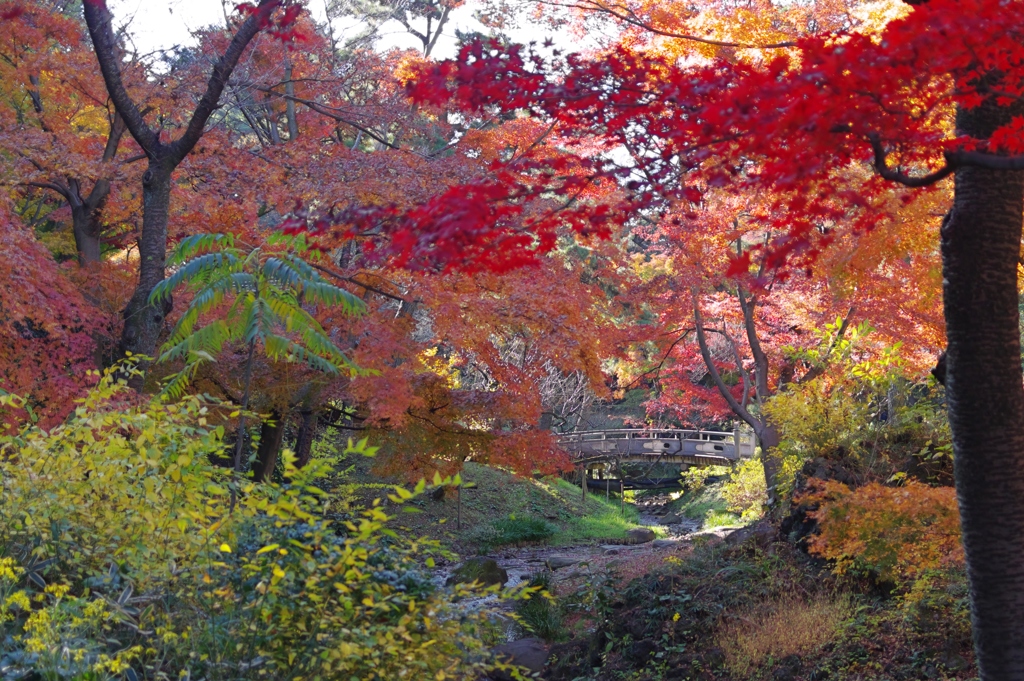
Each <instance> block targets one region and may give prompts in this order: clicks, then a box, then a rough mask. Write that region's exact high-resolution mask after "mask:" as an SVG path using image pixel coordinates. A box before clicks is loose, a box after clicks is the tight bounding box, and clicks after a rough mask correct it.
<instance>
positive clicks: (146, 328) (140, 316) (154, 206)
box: [121, 159, 174, 389]
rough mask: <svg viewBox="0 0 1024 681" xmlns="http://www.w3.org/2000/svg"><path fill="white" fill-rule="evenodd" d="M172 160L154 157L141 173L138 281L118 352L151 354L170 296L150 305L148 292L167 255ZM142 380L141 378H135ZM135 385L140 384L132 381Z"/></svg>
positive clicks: (158, 277)
mask: <svg viewBox="0 0 1024 681" xmlns="http://www.w3.org/2000/svg"><path fill="white" fill-rule="evenodd" d="M173 170H174V164H173V163H172V162H170V161H167V160H163V159H153V160H151V161H150V163H149V168H148V169H147V170H146V172H145V174H144V175H143V176H142V234H141V235H140V237H139V283H138V284H137V285H136V287H135V293H134V294H132V298H131V300H130V301H129V302H128V306H127V307H126V308H125V311H124V331H123V332H122V333H121V352H122V353H126V352H131V353H132V354H136V355H145V356H147V357H153V356H154V354H155V353H156V348H157V340H158V339H159V337H160V331H161V329H162V328H163V321H164V317H165V316H166V314H167V313H168V312H169V311H170V308H171V302H170V298H167V299H165V301H164V302H162V303H158V304H157V305H155V306H154V305H150V303H149V294H150V293H152V292H153V288H154V287H155V286H156V285H157V284H158V283H160V282H161V281H162V280H163V278H164V264H165V262H166V259H167V221H168V217H169V215H170V205H171V173H172V172H173ZM138 382H139V383H141V379H138ZM133 387H135V388H136V389H139V388H141V385H134V386H133Z"/></svg>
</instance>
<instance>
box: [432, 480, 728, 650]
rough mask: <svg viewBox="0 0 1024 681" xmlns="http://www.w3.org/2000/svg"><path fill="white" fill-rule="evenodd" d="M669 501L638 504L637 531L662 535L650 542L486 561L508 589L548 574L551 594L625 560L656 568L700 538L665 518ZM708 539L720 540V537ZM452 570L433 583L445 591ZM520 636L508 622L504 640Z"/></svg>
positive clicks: (694, 526)
mask: <svg viewBox="0 0 1024 681" xmlns="http://www.w3.org/2000/svg"><path fill="white" fill-rule="evenodd" d="M669 501H670V499H669V496H668V494H665V495H659V496H655V497H648V498H645V499H644V500H642V501H641V502H639V503H637V504H636V507H637V510H638V511H639V513H640V525H641V526H644V527H650V528H651V529H655V530H656V531H658V532H659V534H662V535H663V536H662V537H660V538H658V539H655V540H654V541H647V542H643V543H637V544H619V543H613V542H612V540H609V541H608V542H605V543H601V544H597V543H591V544H576V545H569V546H519V547H506V548H503V549H497V550H495V551H493V552H491V553H490V554H488V556H487V557H489V558H493V559H494V560H495V561H496V562H497V563H498V565H499V566H500V567H502V568H504V569H505V571H506V572H507V573H508V582H507V583H506V584H505V586H506V588H514V587H517V586H519V585H521V584H523V583H524V582H529V581H530V578H531V576H533V575H535V574H537V573H539V572H543V571H545V570H550V571H551V576H552V588H553V589H554V588H557V587H558V586H559V585H560V584H562V583H566V586H574V587H578V586H582V585H585V584H586V583H587V582H589V580H590V577H591V575H593V573H594V572H597V571H605V570H607V569H610V568H612V567H614V566H615V565H616V564H621V563H622V562H623V561H624V560H626V559H628V560H631V561H632V560H638V559H642V558H646V557H649V559H650V560H651V562H652V564H653V563H656V562H657V561H658V560H659V559H660V558H661V557H662V556H665V557H667V556H669V555H672V553H674V552H676V551H680V550H683V549H685V548H687V547H688V546H689V545H690V540H691V539H692V538H693V536H695V535H697V534H704V533H703V532H701V527H702V521H701V520H694V519H690V518H683V517H680V516H678V515H676V514H671V513H669V512H668V506H667V505H668V503H669ZM723 529H726V528H723ZM729 529H731V528H729ZM708 534H716V535H718V536H721V531H715V532H710V533H708ZM456 567H457V565H447V566H444V567H442V568H439V569H438V570H437V572H436V573H435V577H434V580H435V583H436V584H437V585H438V586H443V585H444V584H445V582H446V581H447V580H448V578H449V577H450V576H451V575H452V573H453V571H454V570H455V569H456ZM460 607H461V608H462V609H464V610H466V611H474V610H479V609H482V608H493V609H494V610H495V611H496V612H497V613H498V614H499V616H500V614H501V613H502V612H511V610H512V607H513V605H512V603H511V602H505V603H500V602H499V601H498V598H497V597H496V596H484V597H480V598H469V599H465V600H463V601H461V603H460ZM524 635H527V634H525V633H524V632H523V631H522V630H521V629H520V627H518V626H517V625H515V624H514V623H513V622H512V621H511V620H508V627H507V629H506V636H507V638H508V640H509V641H512V640H515V639H516V638H521V637H523V636H524Z"/></svg>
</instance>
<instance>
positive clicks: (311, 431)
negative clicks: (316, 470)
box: [295, 409, 317, 468]
mask: <svg viewBox="0 0 1024 681" xmlns="http://www.w3.org/2000/svg"><path fill="white" fill-rule="evenodd" d="M300 417H301V418H300V420H299V432H298V434H297V435H296V436H295V466H296V467H298V468H302V467H303V466H305V465H306V464H307V463H309V457H310V456H311V455H312V453H313V439H314V438H315V437H316V420H317V413H316V412H315V411H313V410H311V409H307V410H304V411H302V412H300Z"/></svg>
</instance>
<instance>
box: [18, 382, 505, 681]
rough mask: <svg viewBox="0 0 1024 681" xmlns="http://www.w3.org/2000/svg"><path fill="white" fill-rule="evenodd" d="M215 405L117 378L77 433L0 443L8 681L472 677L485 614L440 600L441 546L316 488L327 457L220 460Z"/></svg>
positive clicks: (84, 411) (358, 448)
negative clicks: (255, 469)
mask: <svg viewBox="0 0 1024 681" xmlns="http://www.w3.org/2000/svg"><path fill="white" fill-rule="evenodd" d="M222 409H226V407H225V405H223V404H220V403H217V402H214V401H209V400H204V399H202V398H199V397H188V398H186V399H184V400H183V401H181V402H178V403H174V404H170V403H167V402H165V401H160V400H155V401H142V400H140V398H138V397H137V396H135V395H134V394H133V393H131V392H130V391H128V390H127V389H126V388H125V387H124V386H123V385H121V384H119V383H118V382H116V381H115V380H114V378H113V374H110V373H108V374H107V375H106V376H105V377H104V378H103V379H102V380H101V382H100V384H99V386H98V387H97V388H96V389H95V390H94V391H93V392H92V393H91V394H90V395H89V397H88V398H87V399H86V400H85V401H84V402H83V403H82V404H81V405H80V406H79V408H78V409H76V411H75V413H74V415H73V416H72V417H70V418H69V419H68V421H67V422H66V423H65V424H63V425H61V426H59V427H57V428H54V429H53V430H51V431H49V432H45V431H42V430H40V429H38V428H36V427H28V428H26V429H25V430H23V431H22V432H20V433H18V434H15V435H7V436H0V461H2V467H0V475H2V489H0V495H2V496H0V556H2V558H0V599H2V600H0V640H5V641H7V644H5V649H4V652H3V653H0V670H2V671H0V674H2V675H4V676H8V675H14V674H16V673H22V672H24V673H26V674H27V673H29V672H32V671H34V672H36V673H38V674H39V675H40V676H41V677H42V678H46V679H63V678H81V679H107V678H148V679H161V678H168V679H169V678H187V677H190V678H201V677H202V678H206V679H209V680H211V681H213V680H215V679H237V678H268V679H325V680H326V679H344V680H345V681H349V680H350V679H360V680H362V679H367V680H371V679H382V680H384V679H387V680H389V681H390V680H393V679H461V678H476V677H477V676H479V674H480V672H481V670H483V669H484V668H486V667H487V656H486V655H485V652H484V651H485V646H486V643H487V637H488V635H489V630H490V625H489V619H488V614H487V613H482V612H480V613H473V612H463V611H461V610H458V609H457V608H456V606H453V605H452V604H451V594H446V593H443V592H439V591H437V590H436V589H435V588H434V586H433V583H432V582H431V580H430V575H429V574H428V573H427V572H426V571H425V570H426V569H427V568H429V567H431V566H432V565H433V562H432V561H433V559H432V558H431V555H432V554H434V553H437V552H439V549H438V547H437V546H436V545H434V544H431V543H429V542H410V541H407V540H404V539H402V538H400V537H399V536H397V535H396V534H394V533H393V532H391V531H390V530H388V529H387V528H386V526H385V523H386V521H387V516H386V515H385V514H384V513H383V512H382V510H381V509H380V508H379V507H378V506H376V505H375V506H374V507H371V508H368V509H364V510H359V509H353V508H350V507H349V505H348V503H347V500H346V499H337V498H334V497H332V496H331V495H329V494H327V493H325V492H324V491H322V490H321V489H319V488H318V487H317V486H316V484H315V483H316V481H317V480H318V479H319V478H320V477H321V476H322V475H324V474H325V473H326V472H327V471H328V470H330V467H331V461H330V460H329V459H317V460H315V461H314V462H313V463H312V464H311V465H310V466H308V467H306V468H304V469H302V470H296V469H295V468H294V466H292V465H291V462H292V457H291V456H290V454H286V455H285V460H286V468H287V473H288V479H289V482H288V484H285V485H258V486H257V485H253V484H251V483H249V482H247V481H245V480H243V479H237V478H234V477H233V476H232V474H231V473H230V471H226V470H224V469H220V468H217V467H215V466H213V465H211V464H210V460H211V457H216V456H218V455H220V454H221V453H222V452H223V449H224V443H223V429H222V428H221V427H219V426H212V425H210V421H212V420H213V419H212V418H211V412H213V411H215V410H222ZM218 420H220V419H218ZM369 450H372V448H369V447H367V446H366V443H365V442H362V443H359V444H356V445H353V444H352V443H349V451H348V452H346V453H360V452H361V453H372V451H369ZM422 489H423V486H422V484H421V485H420V487H419V491H422ZM232 492H233V494H232ZM396 493H397V494H398V496H396V499H398V498H401V499H406V498H409V497H411V496H412V495H413V494H414V493H410V492H407V491H405V490H400V491H399V490H396ZM233 499H234V503H232V500H233ZM460 589H462V587H460Z"/></svg>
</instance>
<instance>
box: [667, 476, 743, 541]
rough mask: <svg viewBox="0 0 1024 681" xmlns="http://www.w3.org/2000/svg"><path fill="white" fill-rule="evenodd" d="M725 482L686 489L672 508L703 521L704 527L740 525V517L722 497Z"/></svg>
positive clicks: (705, 528) (688, 516)
mask: <svg viewBox="0 0 1024 681" xmlns="http://www.w3.org/2000/svg"><path fill="white" fill-rule="evenodd" d="M723 484H724V482H715V483H709V484H701V485H699V486H697V487H695V488H694V489H690V490H686V491H685V492H683V493H682V495H681V496H680V497H679V498H678V499H675V500H674V501H673V502H672V504H671V509H672V510H673V511H675V512H677V513H680V514H682V515H683V516H685V517H687V518H691V519H693V520H700V521H702V529H704V530H711V529H714V528H716V527H724V526H730V525H740V524H742V523H741V521H740V517H739V516H738V515H737V514H735V513H730V512H729V510H728V504H727V503H726V501H725V499H723V498H722V485H723Z"/></svg>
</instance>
